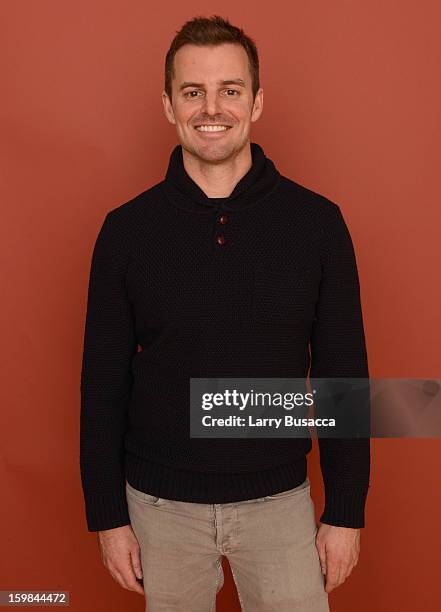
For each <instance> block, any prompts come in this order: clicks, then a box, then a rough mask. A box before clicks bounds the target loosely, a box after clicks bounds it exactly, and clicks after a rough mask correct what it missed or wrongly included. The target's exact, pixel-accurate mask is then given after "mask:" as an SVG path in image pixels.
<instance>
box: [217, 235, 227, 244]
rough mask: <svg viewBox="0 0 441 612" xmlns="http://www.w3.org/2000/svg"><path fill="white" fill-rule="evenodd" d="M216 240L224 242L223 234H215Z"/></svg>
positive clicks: (219, 242)
mask: <svg viewBox="0 0 441 612" xmlns="http://www.w3.org/2000/svg"><path fill="white" fill-rule="evenodd" d="M216 240H217V242H218V244H225V236H224V235H223V234H219V236H216Z"/></svg>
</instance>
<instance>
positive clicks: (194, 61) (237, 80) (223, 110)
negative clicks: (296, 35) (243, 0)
mask: <svg viewBox="0 0 441 612" xmlns="http://www.w3.org/2000/svg"><path fill="white" fill-rule="evenodd" d="M174 69H175V77H174V79H173V82H172V102H171V101H170V98H169V97H168V96H167V94H166V93H165V91H164V92H163V93H162V101H163V104H164V110H165V113H166V116H167V119H168V120H169V121H170V123H173V124H175V125H176V131H177V135H178V139H179V142H180V143H181V145H182V147H183V148H184V149H186V150H187V151H188V152H190V153H191V154H193V155H195V156H196V157H199V158H200V159H203V160H204V161H207V162H221V161H224V160H226V159H228V158H230V157H232V156H233V155H234V154H235V153H237V152H238V151H240V150H241V149H243V147H245V145H246V144H247V143H248V142H249V140H250V130H251V123H252V122H254V121H256V120H257V119H258V118H259V117H260V115H261V113H262V109H263V90H262V88H260V89H259V91H258V92H257V95H256V98H255V100H254V101H253V94H252V83H251V74H250V70H249V65H248V56H247V53H246V51H245V49H244V48H243V47H242V46H241V45H238V44H232V43H223V44H221V45H217V46H215V47H213V46H203V47H198V46H196V45H190V44H187V45H184V46H183V47H181V48H180V49H179V51H178V52H177V53H176V55H175V58H174ZM213 125H217V126H226V129H222V130H221V131H218V130H219V128H214V129H215V130H216V131H213V128H211V130H210V128H209V127H208V128H207V127H201V126H213ZM209 130H210V131H209Z"/></svg>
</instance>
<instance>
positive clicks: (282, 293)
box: [252, 266, 319, 327]
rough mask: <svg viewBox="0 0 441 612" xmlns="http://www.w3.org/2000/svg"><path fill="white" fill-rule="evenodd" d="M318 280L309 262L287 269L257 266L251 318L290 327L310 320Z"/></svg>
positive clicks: (312, 315)
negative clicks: (307, 264) (305, 264)
mask: <svg viewBox="0 0 441 612" xmlns="http://www.w3.org/2000/svg"><path fill="white" fill-rule="evenodd" d="M318 283H319V279H318V278H317V274H316V271H315V270H314V269H313V268H312V267H310V266H297V267H294V268H292V269H291V270H290V271H289V272H288V271H286V270H283V271H281V270H279V269H274V268H258V269H257V270H256V271H255V275H254V292H253V308H252V316H253V319H254V320H255V321H257V322H259V323H268V324H274V325H286V326H291V327H292V326H295V325H296V324H297V325H298V324H299V323H300V324H301V323H304V322H305V321H306V322H307V321H312V319H313V318H314V316H315V304H316V300H317V297H318Z"/></svg>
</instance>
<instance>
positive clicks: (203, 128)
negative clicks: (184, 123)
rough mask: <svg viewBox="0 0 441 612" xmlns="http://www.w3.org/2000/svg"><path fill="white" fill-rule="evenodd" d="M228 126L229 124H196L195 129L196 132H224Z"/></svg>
mask: <svg viewBox="0 0 441 612" xmlns="http://www.w3.org/2000/svg"><path fill="white" fill-rule="evenodd" d="M230 127H231V126H230V125H196V126H195V129H196V130H197V131H198V132H226V131H227V130H229V129H230Z"/></svg>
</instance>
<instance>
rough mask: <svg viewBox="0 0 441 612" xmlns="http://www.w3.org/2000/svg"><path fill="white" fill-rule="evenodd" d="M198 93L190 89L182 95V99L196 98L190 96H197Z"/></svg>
mask: <svg viewBox="0 0 441 612" xmlns="http://www.w3.org/2000/svg"><path fill="white" fill-rule="evenodd" d="M197 93H199V92H198V90H197V89H192V90H191V91H187V92H185V94H184V98H196V97H197V96H193V95H191V94H197Z"/></svg>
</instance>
